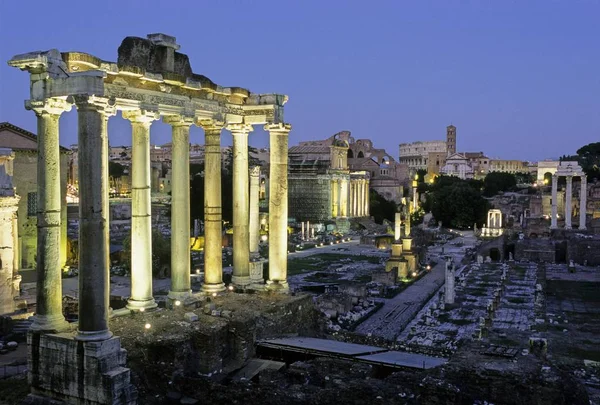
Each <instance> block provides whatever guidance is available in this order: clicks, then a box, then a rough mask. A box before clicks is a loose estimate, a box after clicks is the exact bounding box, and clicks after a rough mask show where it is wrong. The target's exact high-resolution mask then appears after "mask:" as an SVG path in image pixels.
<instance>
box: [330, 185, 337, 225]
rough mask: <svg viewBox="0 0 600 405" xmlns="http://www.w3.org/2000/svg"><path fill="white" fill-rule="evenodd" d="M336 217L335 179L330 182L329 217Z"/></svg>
mask: <svg viewBox="0 0 600 405" xmlns="http://www.w3.org/2000/svg"><path fill="white" fill-rule="evenodd" d="M337 216H338V181H337V179H333V180H331V217H332V218H336V217H337Z"/></svg>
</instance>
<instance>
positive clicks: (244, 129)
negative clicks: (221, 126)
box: [225, 124, 254, 134]
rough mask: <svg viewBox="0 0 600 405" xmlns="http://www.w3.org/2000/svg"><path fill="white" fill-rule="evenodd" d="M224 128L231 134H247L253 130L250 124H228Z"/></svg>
mask: <svg viewBox="0 0 600 405" xmlns="http://www.w3.org/2000/svg"><path fill="white" fill-rule="evenodd" d="M225 128H226V129H227V130H228V131H229V132H231V133H232V134H247V133H249V132H252V131H253V130H254V128H253V127H252V125H250V124H229V125H227V127H225Z"/></svg>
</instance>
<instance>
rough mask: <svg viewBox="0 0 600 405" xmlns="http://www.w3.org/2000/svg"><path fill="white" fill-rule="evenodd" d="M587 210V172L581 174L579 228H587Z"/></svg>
mask: <svg viewBox="0 0 600 405" xmlns="http://www.w3.org/2000/svg"><path fill="white" fill-rule="evenodd" d="M586 211H587V177H586V176H585V173H583V174H582V175H581V189H580V190H579V230H584V229H586V226H585V221H586Z"/></svg>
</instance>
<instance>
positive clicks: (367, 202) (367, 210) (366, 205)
mask: <svg viewBox="0 0 600 405" xmlns="http://www.w3.org/2000/svg"><path fill="white" fill-rule="evenodd" d="M365 216H366V217H367V216H369V180H366V179H365Z"/></svg>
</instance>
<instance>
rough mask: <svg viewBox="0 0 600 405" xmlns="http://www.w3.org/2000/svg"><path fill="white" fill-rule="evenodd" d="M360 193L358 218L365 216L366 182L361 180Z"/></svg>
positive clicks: (359, 182)
mask: <svg viewBox="0 0 600 405" xmlns="http://www.w3.org/2000/svg"><path fill="white" fill-rule="evenodd" d="M358 184H359V191H358V216H359V217H364V216H365V181H364V180H363V179H360V180H359V181H358Z"/></svg>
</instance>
